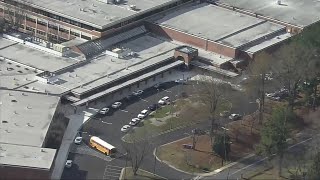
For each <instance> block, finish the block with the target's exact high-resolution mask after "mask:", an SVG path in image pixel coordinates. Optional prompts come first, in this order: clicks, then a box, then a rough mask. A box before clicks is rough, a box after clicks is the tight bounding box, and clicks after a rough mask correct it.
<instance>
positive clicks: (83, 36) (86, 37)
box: [81, 34, 91, 40]
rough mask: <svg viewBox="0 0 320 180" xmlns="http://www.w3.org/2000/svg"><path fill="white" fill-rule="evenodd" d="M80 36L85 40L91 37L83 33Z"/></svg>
mask: <svg viewBox="0 0 320 180" xmlns="http://www.w3.org/2000/svg"><path fill="white" fill-rule="evenodd" d="M81 38H82V39H86V40H91V37H89V36H85V35H83V34H82V35H81Z"/></svg>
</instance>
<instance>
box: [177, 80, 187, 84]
mask: <svg viewBox="0 0 320 180" xmlns="http://www.w3.org/2000/svg"><path fill="white" fill-rule="evenodd" d="M174 82H176V83H178V84H185V83H186V82H187V80H185V79H177V80H175V81H174Z"/></svg>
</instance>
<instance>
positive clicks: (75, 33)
mask: <svg viewBox="0 0 320 180" xmlns="http://www.w3.org/2000/svg"><path fill="white" fill-rule="evenodd" d="M70 34H71V35H74V36H77V37H80V34H79V33H77V32H74V31H70Z"/></svg>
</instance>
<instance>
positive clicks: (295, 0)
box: [218, 0, 320, 27]
mask: <svg viewBox="0 0 320 180" xmlns="http://www.w3.org/2000/svg"><path fill="white" fill-rule="evenodd" d="M218 2H220V3H224V4H228V5H230V6H234V7H238V8H241V9H244V10H249V11H251V12H254V13H257V14H261V15H264V16H267V17H271V18H274V19H277V20H280V21H283V22H287V23H290V24H293V25H297V26H300V27H304V26H308V25H310V24H312V23H315V22H317V21H319V20H320V1H317V0H315V1H313V0H282V1H281V3H282V5H278V4H277V1H275V0H262V1H261V0H260V1H258V0H236V1H235V0H219V1H218Z"/></svg>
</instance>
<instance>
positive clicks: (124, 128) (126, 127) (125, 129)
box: [121, 125, 130, 132]
mask: <svg viewBox="0 0 320 180" xmlns="http://www.w3.org/2000/svg"><path fill="white" fill-rule="evenodd" d="M129 129H130V125H124V126H122V128H121V131H122V132H128V131H129Z"/></svg>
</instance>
